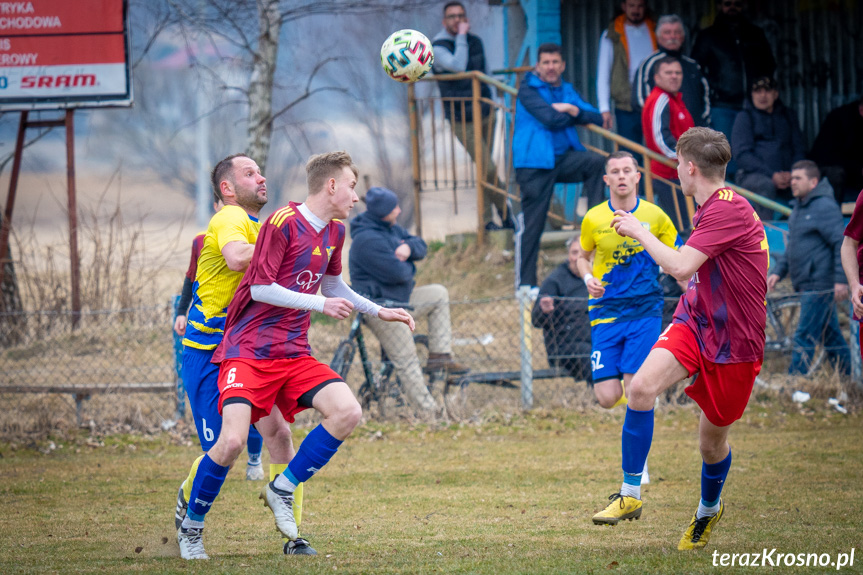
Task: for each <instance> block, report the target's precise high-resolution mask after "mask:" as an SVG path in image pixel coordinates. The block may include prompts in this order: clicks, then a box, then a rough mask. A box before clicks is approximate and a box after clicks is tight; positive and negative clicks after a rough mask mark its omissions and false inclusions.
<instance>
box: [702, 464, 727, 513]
mask: <svg viewBox="0 0 863 575" xmlns="http://www.w3.org/2000/svg"><path fill="white" fill-rule="evenodd" d="M730 468H731V451H730V450H729V451H728V457H726V458H725V459H723V460H722V461H720V462H719V463H703V462H702V464H701V503H700V504H699V505H698V512H697V515H698V517H699V518H701V517H706V516H708V515H713V514H714V513H716V512H718V511H719V496H720V495H721V494H722V486H723V485H725V478H726V477H727V476H728V470H729V469H730Z"/></svg>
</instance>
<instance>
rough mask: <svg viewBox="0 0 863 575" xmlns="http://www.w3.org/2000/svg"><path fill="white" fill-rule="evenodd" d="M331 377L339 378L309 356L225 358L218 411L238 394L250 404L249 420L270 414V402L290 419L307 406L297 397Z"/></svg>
mask: <svg viewBox="0 0 863 575" xmlns="http://www.w3.org/2000/svg"><path fill="white" fill-rule="evenodd" d="M334 381H342V378H341V377H339V374H337V373H336V372H334V371H333V370H332V369H330V368H329V366H327V365H324V364H323V363H321V362H319V361H318V360H316V359H315V358H313V357H310V356H305V357H295V358H291V359H245V358H234V359H226V360H225V361H223V362H222V364H221V366H220V367H219V414H221V413H222V408H223V406H224V405H225V401H227V400H230V399H233V398H240V399H241V400H245V401H243V403H246V402H248V403H250V404H251V406H252V423H255V422H256V421H258V420H259V419H261V418H262V417H265V416H267V415H269V414H270V412H271V411H272V410H273V405H275V406H276V407H278V408H279V411H281V412H282V415H283V416H284V418H285V420H287V421H288V423H293V421H294V416H295V415H296V414H298V413H299V412H301V411H303V410H304V409H308V407H307V406H302V405H299V404H298V403H297V401H298V400H299V399H300V397H301V396H302V395H303V394H304V393H306V392H307V391H309V390H311V389H314V388H315V387H317V386H319V385H321V384H324V383H331V382H334ZM229 403H233V402H230V401H229Z"/></svg>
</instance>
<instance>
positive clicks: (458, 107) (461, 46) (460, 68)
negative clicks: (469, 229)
mask: <svg viewBox="0 0 863 575" xmlns="http://www.w3.org/2000/svg"><path fill="white" fill-rule="evenodd" d="M432 45H433V46H434V54H435V58H434V67H433V68H432V70H433V71H434V74H435V76H442V75H445V74H458V73H459V72H471V71H473V70H477V71H479V72H482V73H483V74H485V72H486V66H485V51H484V50H483V46H482V40H481V39H480V38H479V36H475V35H473V34H471V33H470V21H469V20H468V17H467V11H466V10H465V7H464V4H462V3H461V2H458V1H453V2H447V3H446V4H444V7H443V29H442V30H441V31H440V32H438V33H437V35H436V36H435V37H434V40H433V41H432ZM438 88H439V89H440V95H441V98H442V100H441V104H442V105H443V114H444V117H445V118H446V119H447V120H448V121H449V123H450V126H451V129H452V133H453V134H455V137H456V138H457V139H458V141H459V142H461V145H462V146H464V149H465V151H466V152H467V153H468V155H469V156H470V157H471V159H472V160H474V162H475V161H476V158H475V157H474V155H475V153H476V147H475V142H476V138H477V137H479V138H480V146H481V148H482V164H483V168H484V171H485V181H486V182H488V183H489V184H492V185H497V186H499V187H503V188H505V187H506V186H505V185H503V184H501V183H500V182H498V180H497V167H496V166H495V165H494V162H493V161H492V159H491V145H490V143H489V142H488V141H486V140H487V139H488V135H489V134H492V133H493V131H494V130H493V126H494V116H493V115H492V113H491V106H490V105H489V104H488V103H487V102H482V103H481V104H480V110H481V114H482V121H480V122H476V123H474V121H473V106H472V105H471V101H470V99H471V98H472V97H473V81H472V80H471V79H470V78H467V79H465V80H443V81H440V82H438ZM480 96H482V97H483V98H484V99H487V100H490V99H491V88H489V86H488V84H486V83H485V82H483V83H481V84H480ZM462 113H464V117H462ZM483 204H484V205H483V213H484V218H485V222H486V229H489V230H494V229H499V226H498V225H497V224H496V223H494V221H493V220H492V218H493V216H494V213H493V209H492V206H495V207H496V208H497V212H498V215H499V216H500V219H501V221H502V222H503V227H505V228H512V227H514V223H513V219H512V215H511V214H510V209H509V208H507V205H506V196H504V195H502V194H498V193H497V192H494V191H492V190H486V191H485V193H484V194H483Z"/></svg>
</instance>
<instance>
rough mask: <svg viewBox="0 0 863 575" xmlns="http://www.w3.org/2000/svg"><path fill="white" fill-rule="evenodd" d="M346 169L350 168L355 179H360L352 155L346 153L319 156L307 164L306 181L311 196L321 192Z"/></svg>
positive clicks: (330, 153)
mask: <svg viewBox="0 0 863 575" xmlns="http://www.w3.org/2000/svg"><path fill="white" fill-rule="evenodd" d="M344 168H350V169H351V171H352V172H353V173H354V177H359V174H360V172H359V170H358V169H357V167H356V166H355V165H354V161H353V160H352V159H351V155H350V154H348V153H347V152H345V151H341V152H327V153H326V154H317V155H314V156H312V157H311V158H309V161H308V162H306V180H307V181H308V185H309V195H314V194H317V193H318V192H320V191H321V190H322V189H323V187H324V184H325V183H326V181H327V180H329V179H330V178H334V177H336V176H338V175H339V172H341V171H342V170H343V169H344Z"/></svg>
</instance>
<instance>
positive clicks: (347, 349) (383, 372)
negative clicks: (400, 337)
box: [330, 313, 438, 418]
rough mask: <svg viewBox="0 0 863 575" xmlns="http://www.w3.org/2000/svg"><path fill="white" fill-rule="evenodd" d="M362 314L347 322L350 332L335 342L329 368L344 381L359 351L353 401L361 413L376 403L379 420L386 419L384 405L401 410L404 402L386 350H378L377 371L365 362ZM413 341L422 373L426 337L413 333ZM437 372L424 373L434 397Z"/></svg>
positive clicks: (426, 349)
mask: <svg viewBox="0 0 863 575" xmlns="http://www.w3.org/2000/svg"><path fill="white" fill-rule="evenodd" d="M362 324H363V314H361V313H358V314H357V315H356V317H354V319H353V321H352V322H351V330H350V332H348V336H347V337H346V338H345V339H343V340H342V341H340V342H339V345H338V347H336V352H335V353H334V354H333V359H332V361H331V362H330V368H331V369H332V370H333V371H335V372H336V373H338V374H339V376H340V377H341V378H342V379H343V380H345V381H347V378H348V372H349V371H350V369H351V365H352V364H353V361H354V356H355V355H356V352H357V351H359V352H360V362H361V364H362V366H363V375H364V378H365V379H364V381H363V383H362V384H361V385H360V387H359V389H358V390H357V399H358V400H359V402H360V405H361V406H362V408H363V411H366V412H367V411H369V409H370V408H371V405H372V403H375V404H377V408H378V413H379V415H380V417H382V418H383V417H386V413H387V411H388V407H387V404H389V403H391V404H393V407H401V406H403V405H405V403H406V401H405V399H404V397H403V396H402V391H401V381H399V378H398V376H397V375H394V373H395V366H394V365H393V364H392V362H391V361H389V358H388V357H387V353H386V351H385V350H384V349H383V347H381V360H380V365H379V367H378V368H377V370H375V369H374V367H373V362H372V361H371V360H370V359H369V352H368V349H367V348H366V343H365V336H364V335H363V330H362ZM413 342H414V344H415V345H416V347H417V355H418V357H419V360H420V366H421V367H422V368H423V373H425V366H426V363H427V361H428V336H427V335H425V334H414V336H413ZM437 375H438V374H437V372H431V373H429V374H427V377H428V384H427V385H428V388H429V392H430V393H432V394H434V393H433V391H434V387H435V385H434V384H435V381H436V380H437Z"/></svg>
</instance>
